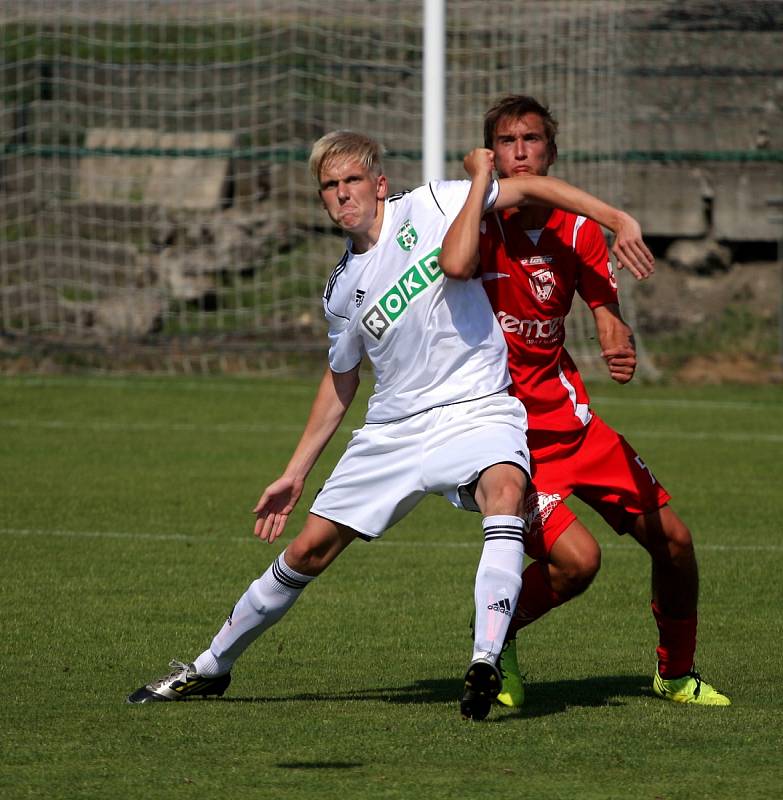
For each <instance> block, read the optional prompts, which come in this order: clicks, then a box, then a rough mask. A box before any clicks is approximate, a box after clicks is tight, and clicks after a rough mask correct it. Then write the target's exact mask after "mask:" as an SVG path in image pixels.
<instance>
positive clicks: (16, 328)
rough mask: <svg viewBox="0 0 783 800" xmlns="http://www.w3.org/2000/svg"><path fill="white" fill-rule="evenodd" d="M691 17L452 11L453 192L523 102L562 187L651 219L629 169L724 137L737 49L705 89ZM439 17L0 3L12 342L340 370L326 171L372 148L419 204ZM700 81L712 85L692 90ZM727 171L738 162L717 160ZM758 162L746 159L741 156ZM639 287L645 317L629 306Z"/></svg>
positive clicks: (649, 10)
mask: <svg viewBox="0 0 783 800" xmlns="http://www.w3.org/2000/svg"><path fill="white" fill-rule="evenodd" d="M680 5H681V4H678V3H668V2H665V3H652V4H651V3H644V2H637V1H636V0H547V2H540V1H538V0H537V1H536V2H532V1H531V2H519V0H495V2H492V3H485V2H472V1H471V0H450V2H448V3H447V12H448V13H447V30H446V34H447V35H446V44H447V80H448V84H447V87H448V88H447V122H446V146H447V177H461V176H462V167H461V159H462V156H463V154H464V153H465V152H466V151H467V150H469V149H470V148H472V147H474V146H476V145H477V144H480V143H481V138H482V130H481V120H482V115H483V112H484V111H485V109H486V108H487V106H488V105H489V103H491V102H492V100H494V99H496V98H497V97H498V96H500V95H502V94H505V93H508V92H525V93H528V94H533V95H535V96H537V97H538V98H539V99H541V100H543V101H544V102H546V103H549V104H550V105H551V106H552V108H553V110H554V112H555V115H556V116H557V117H558V119H559V121H560V136H559V150H560V158H559V160H558V163H557V165H556V168H555V170H554V174H557V175H559V176H560V177H563V178H565V179H566V180H569V181H572V182H574V183H576V184H577V185H580V186H583V187H585V188H587V189H589V190H590V191H592V192H593V193H595V194H598V195H599V196H601V197H603V198H605V199H607V200H609V201H610V202H613V203H621V202H622V203H624V204H626V205H627V204H629V203H630V205H631V206H632V208H631V210H633V211H634V213H636V214H637V215H638V216H641V217H642V218H643V217H644V214H645V213H646V212H647V211H648V208H647V206H645V205H644V201H641V202H640V203H637V206H638V207H635V208H634V207H633V204H634V202H635V200H636V198H638V197H639V195H640V193H639V192H636V193H634V191H633V189H634V187H635V185H636V184H635V183H634V181H635V180H637V178H638V176H637V175H636V174H635V173H633V169H637V172H638V170H639V169H646V168H648V163H647V162H648V161H650V158H652V160H653V161H655V162H656V165H657V166H660V164H661V163H668V164H669V166H671V154H672V153H675V152H681V151H682V150H683V149H685V148H687V147H688V146H689V144H690V145H692V144H693V139H692V131H693V129H694V127H696V128H699V127H701V128H702V129H709V130H715V129H716V128H717V127H718V125H717V123H716V122H715V121H714V111H715V103H714V102H712V103H710V102H709V101H708V99H706V98H705V97H704V96H703V92H701V91H700V90H701V89H703V84H702V85H701V86H700V85H699V84H698V80H699V78H700V76H703V74H704V71H705V69H707V70H708V71H709V70H710V69H712V72H713V73H715V74H719V73H720V69H721V68H720V66H719V64H718V56H719V54H720V51H721V48H725V46H726V45H727V43H728V42H729V41H730V37H731V35H732V31H728V32H724V33H723V34H721V33H720V32H715V31H711V32H710V31H708V33H709V38H710V41H711V42H714V44H712V45H710V47H712V49H711V50H709V53H711V54H712V55H711V58H712V59H713V60H712V61H710V60H709V59H708V60H707V61H706V62H704V63H706V65H707V66H706V68H705V67H704V66H698V64H700V63H702V62H703V58H702V56H703V53H701V51H694V50H693V49H692V48H691V49H689V46H688V45H689V43H690V42H692V41H693V37H694V36H695V35H697V34H698V31H697V33H694V30H693V25H691V26H690V27H688V25H684V24H680V23H681V22H682V19H681V16H680V17H678V12H677V9H678V8H679V6H680ZM692 5H693V6H694V8H695V9H696V11H698V12H701V10H702V6H705V8H704V14H702V16H701V17H699V14H698V13H697V14H695V16H696V18H698V19H702V21H704V20H706V21H707V23H710V20H712V19H713V16H714V9H713V12H712V14H713V16H710V14H708V13H707V9H706V4H702V3H699V2H693V3H692ZM710 5H711V6H714V5H715V4H714V3H712V4H710ZM726 5H728V6H732V8H734V7H735V6H736V8H738V9H742V8H750V10H748V11H744V12H740V11H737V13H738V14H740V13H741V14H744V17H743V20H744V22H743V24H744V25H745V27H748V26H750V27H751V28H753V30H755V32H756V35H757V36H759V37H760V36H763V35H764V34H765V33H766V34H769V32H770V31H772V32H773V33H774V32H775V31H776V30H777V31H778V41H779V29H781V28H783V24H778V21H779V19H780V14H779V12H777V11H776V10H775V6H774V4H772V3H757V4H753V3H750V4H736V3H735V4H730V3H728V4H726ZM422 6H423V4H422V2H421V0H415V2H414V1H413V0H398V1H397V2H390V1H387V0H375V1H374V2H369V0H364V1H363V2H357V1H356V0H341V2H340V3H338V4H334V6H333V7H324V5H323V4H322V3H320V2H313V0H289V1H288V2H281V1H280V2H278V0H223V1H222V2H214V0H211V1H210V2H206V1H205V0H190V1H189V2H187V3H185V2H179V0H169V1H168V2H164V0H158V1H157V2H156V1H153V0H115V2H113V3H111V4H107V3H103V2H97V0H95V1H93V0H71V2H61V3H58V4H57V5H56V6H55V7H54V8H53V7H52V4H51V3H49V2H44V0H24V2H23V1H22V0H5V2H4V3H2V4H0V26H1V28H2V34H1V35H2V41H3V50H4V58H3V61H2V62H1V63H0V70H2V76H1V77H2V86H3V91H2V95H0V148H2V149H0V159H1V162H0V168H1V171H0V220H2V222H0V329H1V330H2V332H3V334H5V336H4V339H5V340H6V341H9V340H11V341H13V342H14V345H15V347H17V348H21V349H23V350H24V349H25V348H33V347H35V346H40V345H41V343H42V342H44V343H46V344H47V346H52V345H55V344H56V345H58V346H61V347H63V348H66V349H71V350H78V349H79V348H86V349H91V348H93V349H97V350H101V351H103V352H106V351H109V352H110V353H111V354H112V356H113V357H114V358H116V359H127V358H131V355H129V354H136V356H138V354H139V353H142V352H143V353H145V354H146V355H147V357H148V361H149V363H150V364H153V365H154V364H157V365H164V364H166V363H168V361H170V360H171V359H172V358H174V359H176V358H180V357H182V356H183V354H185V356H186V357H187V358H192V359H195V360H196V361H200V363H202V364H207V363H208V362H209V361H210V359H213V358H217V359H218V360H219V361H221V362H225V361H226V359H229V358H230V357H231V354H233V353H236V354H240V355H241V358H242V359H251V356H252V359H251V360H250V361H247V362H246V363H251V361H252V366H254V367H258V366H260V367H262V368H274V367H275V366H276V365H278V364H280V363H284V362H285V357H284V355H285V354H286V353H291V354H306V353H309V352H318V353H322V352H323V347H324V345H323V342H324V324H323V321H322V313H321V306H320V295H321V292H322V289H323V285H324V282H325V280H326V277H327V276H328V274H329V272H330V270H331V268H332V266H333V265H334V263H335V262H336V261H337V259H338V258H339V257H340V255H341V253H342V250H343V242H342V239H341V238H340V237H339V236H336V235H335V232H334V231H333V230H332V229H331V228H330V226H329V225H328V224H327V223H328V220H327V219H326V217H325V215H324V213H323V211H322V210H321V208H320V206H319V203H318V199H317V196H316V194H315V192H314V185H313V182H312V179H311V178H310V176H309V174H308V172H307V156H308V150H309V147H310V145H311V143H312V142H313V141H314V139H316V138H317V137H319V136H320V135H322V134H323V133H325V132H327V131H329V130H332V129H335V128H343V127H350V128H353V129H356V130H361V131H364V132H366V133H368V134H370V135H371V136H374V137H377V138H379V139H380V140H381V141H383V142H384V143H385V145H386V147H387V150H388V157H387V160H386V171H387V173H388V175H389V179H390V183H391V186H392V187H393V188H394V189H402V188H410V187H412V186H415V185H418V183H419V182H420V181H421V172H422V165H421V130H422V103H423V97H422V64H423V53H422V42H423V34H422V20H423V7H422ZM667 14H668V15H669V16H668V17H667V16H666V15H667ZM686 16H687V15H686ZM728 16H729V17H730V16H731V15H730V14H729V15H728ZM725 17H726V14H724V18H725ZM693 18H694V14H691V15H690V17H689V19H690V20H691V21H692V20H693ZM662 20H663V22H661V21H662ZM748 20H751V22H753V25H750V23H749V22H748ZM659 24H665V25H668V27H669V29H670V30H668V31H666V30H664V31H663V33H664V34H666V35H667V36H669V39H670V38H671V37H670V34H671V28H672V25H674V26H675V28H676V26H677V24H680V28H679V30H678V33H677V37H676V41H674V42H671V41H669V44H667V45H666V46H665V47H662V43H663V42H664V41H667V39H665V38H664V37H663V36H661V35H658V37H657V38H656V35H655V34H654V31H655V30H656V27H655V26H656V25H659ZM704 24H706V23H704V22H702V26H701V27H702V28H704ZM754 25H755V27H754ZM764 25H766V30H764V28H763V26H764ZM776 26H777V28H776ZM659 33H660V31H659ZM719 34H720V35H719ZM698 35H701V34H698ZM721 36H723V38H721ZM726 37H729V38H728V39H727V38H726ZM763 50H764V48H762V47H760V46H758V47H757V51H759V52H761V51H763ZM764 52H766V51H764ZM778 52H779V51H778ZM761 60H763V57H762V56H758V58H756V60H755V61H754V56H753V55H745V56H743V59H741V60H740V67H741V68H742V69H744V70H745V73H746V77H748V79H749V80H750V79H751V78H752V77H753V75H755V74H757V73H758V76H759V80H758V81H756V83H754V84H753V85H754V86H759V85H761V83H764V77H765V76H764V74H762V73H763V72H764V69H766V70H767V72H768V71H769V66H768V65H767V66H766V67H764V66H763V65H762V63H761ZM629 65H631V66H630V67H629ZM688 70H691V72H693V71H694V70H701V72H694V76H695V77H693V76H692V77H693V80H692V81H691V83H690V84H683V80H682V78H683V74H684V73H688ZM754 70H755V72H754ZM735 71H736V70H735ZM661 76H665V77H666V80H668V81H669V84H670V85H671V86H670V90H669V89H667V91H671V92H675V93H676V92H680V95H682V94H683V92H685V91H689V92H690V94H688V95H687V96H683V97H679V98H678V100H679V102H680V105H679V106H678V108H683V109H686V111H685V112H684V113H678V114H677V115H674V114H671V113H670V114H669V117H668V122H670V123H671V124H668V123H667V120H666V119H663V120H662V119H660V111H661V109H660V107H659V104H658V103H656V102H654V98H655V97H656V93H655V90H654V88H653V86H652V84H653V83H655V82H656V81H657V82H658V84H659V85H661ZM678 76H679V82H678ZM723 79H724V80H725V81H729V82H730V81H731V80H732V79H733V78H732V75H728V76H724V77H723ZM669 84H666V85H667V86H668V85H669ZM775 86H777V88H774V87H773V88H768V89H766V90H762V89H758V92H760V93H761V94H759V96H758V98H757V100H758V103H759V104H761V109H762V111H763V110H764V108H765V106H764V105H763V104H764V103H765V102H766V103H767V105H768V106H769V104H770V103H772V104H773V105H774V103H777V102H778V101H781V100H783V98H781V96H780V95H781V91H783V90H781V89H780V88H779V85H778V84H776V85H775ZM688 87H690V88H688ZM764 91H766V93H767V94H766V95H764ZM640 92H641V94H640ZM758 92H757V94H758ZM776 92H777V94H776ZM755 97H756V96H755V95H754V98H755ZM640 98H641V99H640ZM651 98H653V100H651ZM765 98H766V99H765ZM754 102H755V100H754ZM724 105H725V104H724ZM778 107H779V106H775V108H778ZM768 110H769V109H768ZM729 113H732V112H731V110H730V111H729ZM764 113H766V112H764ZM769 113H770V114H772V115H773V116H774V113H776V112H775V110H774V109H773V110H772V111H769ZM707 120H710V122H709V126H707V125H706V121H707ZM769 127H770V130H769V131H767V133H766V136H767V145H766V151H765V152H768V153H772V154H773V155H774V154H775V153H779V150H780V149H781V148H780V145H779V144H778V143H777V142H776V139H775V137H776V136H777V135H778V134H777V133H775V131H776V128H775V127H774V126H773V125H770V126H769ZM689 131H691V134H690V135H691V139H689V138H688V137H689ZM760 136H761V138H759V141H762V139H763V135H760ZM699 147H701V152H704V151H706V150H707V147H706V146H705V145H704V144H703V143H701V144H699ZM720 148H723V149H724V150H725V149H726V143H725V141H722V142H721V143H719V144H715V147H714V148H713V149H714V150H718V149H720ZM750 149H752V148H751V147H750V145H749V144H748V143H747V142H745V141H744V140H743V142H736V143H734V145H733V150H732V152H743V153H747V152H748V151H749V150H750ZM762 149H763V148H762ZM755 152H761V150H759V149H758V148H756V149H755ZM656 153H657V154H658V156H655V154H656ZM661 153H663V154H664V155H663V156H661ZM634 154H636V155H634ZM645 154H646V155H645ZM651 154H652V155H651ZM648 157H650V158H648ZM667 158H668V159H669V162H666V159H667ZM746 161H747V159H746ZM757 163H758V164H759V165H761V167H762V168H764V167H767V168H768V167H769V165H770V163H776V162H774V158H771V159H768V160H767V161H758V162H757ZM639 165H641V166H639ZM678 166H679V168H680V169H681V164H680V165H678ZM702 183H704V181H702ZM698 185H699V186H700V187H701V186H702V184H698ZM629 187H630V189H631V191H630V194H629ZM699 191H700V192H701V191H702V188H700V189H699ZM704 191H707V190H704ZM713 191H714V189H713ZM641 194H643V192H642V193H641ZM697 200H698V209H697V211H694V212H691V211H689V210H688V209H686V212H687V213H681V214H679V215H677V214H672V215H670V216H671V217H672V219H673V220H675V221H676V222H677V224H679V225H680V228H683V227H684V228H687V224H688V223H687V220H688V219H690V217H689V216H688V215H689V214H690V215H691V217H694V218H695V217H696V216H698V217H699V219H701V218H702V217H703V197H702V195H699V197H698V198H697ZM724 216H730V215H726V214H725V213H724ZM683 220H685V222H683ZM646 229H647V230H649V229H650V228H649V226H646ZM653 230H654V225H653ZM766 236H767V239H769V238H775V236H771V235H769V231H767V233H766ZM623 287H624V292H625V306H626V310H627V312H628V313H629V314H630V316H631V317H632V318H635V317H636V314H637V310H638V309H637V305H638V303H637V297H636V293H635V287H633V286H631V285H629V284H628V282H627V281H625V282H624V284H623ZM578 306H579V307H575V312H574V314H573V315H572V317H571V318H570V328H569V338H570V342H571V349H572V350H574V351H576V354H577V356H578V357H580V358H581V359H583V366H584V365H588V366H589V364H591V363H593V362H591V361H590V358H591V357H593V358H594V356H595V351H596V346H595V342H594V341H592V338H591V337H592V336H593V335H594V334H593V332H592V323H591V322H590V320H589V319H587V316H586V315H585V314H584V312H583V311H582V310H581V304H578ZM642 316H644V315H642ZM649 372H650V374H652V373H653V372H654V368H653V367H652V366H651V365H650V366H649Z"/></svg>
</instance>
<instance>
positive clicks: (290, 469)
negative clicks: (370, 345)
mask: <svg viewBox="0 0 783 800" xmlns="http://www.w3.org/2000/svg"><path fill="white" fill-rule="evenodd" d="M358 386H359V367H358V365H357V366H356V367H355V368H354V369H352V370H351V371H350V372H332V370H331V369H328V368H327V369H326V371H325V372H324V376H323V378H322V379H321V384H320V386H319V387H318V392H317V394H316V396H315V400H313V405H312V407H311V409H310V416H309V417H308V419H307V423H306V424H305V427H304V431H303V432H302V435H301V437H300V439H299V443H298V444H297V446H296V449H295V450H294V453H293V455H292V456H291V459H290V461H289V462H288V466H287V467H286V468H285V471H284V472H283V474H282V475H281V476H280V477H279V478H278V479H277V480H276V481H274V482H273V483H271V484H269V486H267V487H266V489H265V490H264V492H263V494H262V495H261V497H260V498H259V500H258V503H256V506H255V508H254V509H253V512H254V513H255V515H256V524H255V535H256V536H258V538H259V539H265V540H266V541H268V542H270V543H271V542H273V541H274V540H275V539H277V538H278V536H280V534H281V533H282V532H283V529H284V528H285V525H286V522H288V516H289V514H290V513H291V512H292V511H293V509H294V506H295V505H296V503H297V501H298V500H299V498H300V496H301V494H302V490H303V489H304V484H305V479H306V478H307V476H308V475H309V474H310V470H311V469H312V468H313V466H314V465H315V462H316V461H317V460H318V456H320V455H321V453H322V452H323V449H324V447H326V445H327V444H328V442H329V440H330V439H331V438H332V436H333V435H334V432H335V431H336V430H337V428H338V427H339V426H340V423H341V422H342V420H343V417H344V416H345V412H346V411H347V410H348V407H349V406H350V405H351V401H352V400H353V398H354V396H355V394H356V389H357V388H358Z"/></svg>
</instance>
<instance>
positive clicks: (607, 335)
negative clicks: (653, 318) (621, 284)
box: [593, 303, 636, 383]
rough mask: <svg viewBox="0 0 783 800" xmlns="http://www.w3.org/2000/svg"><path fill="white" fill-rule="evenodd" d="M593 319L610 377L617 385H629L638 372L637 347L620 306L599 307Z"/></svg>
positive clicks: (613, 304)
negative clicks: (636, 371)
mask: <svg viewBox="0 0 783 800" xmlns="http://www.w3.org/2000/svg"><path fill="white" fill-rule="evenodd" d="M593 318H594V320H595V327H596V331H597V333H598V341H599V342H600V343H601V356H602V357H603V359H604V361H606V366H607V367H608V368H609V375H610V376H611V378H612V380H614V381H617V383H628V381H630V380H631V378H633V375H634V372H635V370H636V345H635V343H634V338H633V331H632V330H631V328H630V326H629V325H628V324H627V323H626V322H625V320H624V319H623V317H622V314H621V313H620V306H619V305H617V303H609V304H607V305H605V306H598V308H594V309H593Z"/></svg>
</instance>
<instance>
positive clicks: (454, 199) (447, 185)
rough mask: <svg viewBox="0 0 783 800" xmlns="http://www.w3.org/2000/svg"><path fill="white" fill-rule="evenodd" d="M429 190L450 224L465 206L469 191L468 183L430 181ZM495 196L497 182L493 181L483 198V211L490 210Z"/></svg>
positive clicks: (495, 198)
mask: <svg viewBox="0 0 783 800" xmlns="http://www.w3.org/2000/svg"><path fill="white" fill-rule="evenodd" d="M429 189H430V192H431V193H432V197H433V199H434V200H435V203H436V205H437V206H438V208H439V209H440V210H441V211H442V212H443V214H444V216H445V217H446V218H447V219H448V221H449V224H451V222H453V221H454V218H455V217H456V216H457V214H459V212H460V211H461V210H462V206H464V205H465V200H466V199H467V197H468V192H469V191H470V181H430V183H429ZM497 196H498V182H497V181H496V180H493V181H492V182H491V183H490V185H489V189H488V190H487V195H486V197H485V198H484V210H485V211H486V210H487V209H489V208H492V206H493V205H494V204H495V200H497Z"/></svg>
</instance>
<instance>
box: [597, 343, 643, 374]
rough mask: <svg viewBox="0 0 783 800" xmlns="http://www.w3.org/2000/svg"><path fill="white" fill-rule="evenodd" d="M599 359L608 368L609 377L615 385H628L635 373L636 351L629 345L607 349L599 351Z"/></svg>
mask: <svg viewBox="0 0 783 800" xmlns="http://www.w3.org/2000/svg"><path fill="white" fill-rule="evenodd" d="M601 357H602V358H603V359H604V361H606V366H607V367H609V375H610V376H611V378H612V380H613V381H617V383H628V381H630V380H631V378H633V374H634V372H635V371H636V350H634V348H633V347H631V346H630V345H621V346H620V347H608V348H606V349H605V350H603V351H601Z"/></svg>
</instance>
